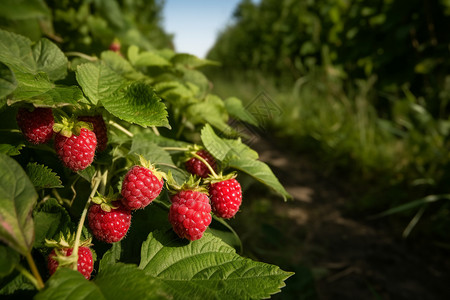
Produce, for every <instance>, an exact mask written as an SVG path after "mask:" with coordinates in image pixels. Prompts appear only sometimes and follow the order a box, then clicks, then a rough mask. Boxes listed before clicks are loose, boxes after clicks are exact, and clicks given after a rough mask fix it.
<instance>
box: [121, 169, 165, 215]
mask: <svg viewBox="0 0 450 300" xmlns="http://www.w3.org/2000/svg"><path fill="white" fill-rule="evenodd" d="M157 173H158V172H157V171H156V170H155V169H153V168H152V170H150V169H148V168H146V167H143V166H134V167H133V168H131V169H130V170H129V171H128V173H127V174H126V175H125V177H124V179H123V183H122V191H121V193H122V196H123V198H122V203H123V204H124V205H125V206H126V207H128V208H129V209H131V210H134V209H140V208H144V207H146V206H147V205H149V204H150V202H152V201H153V200H154V199H155V198H156V197H158V195H159V193H161V190H162V188H163V184H164V180H163V178H162V177H161V176H158V174H157Z"/></svg>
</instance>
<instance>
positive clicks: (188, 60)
mask: <svg viewBox="0 0 450 300" xmlns="http://www.w3.org/2000/svg"><path fill="white" fill-rule="evenodd" d="M170 61H171V62H172V63H173V64H174V65H184V66H186V67H188V68H199V67H203V66H218V65H220V63H218V62H216V61H213V60H209V59H201V58H198V57H197V56H195V55H192V54H188V53H178V54H176V55H174V56H173V57H172V59H171V60H170Z"/></svg>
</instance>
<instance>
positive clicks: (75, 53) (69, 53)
mask: <svg viewBox="0 0 450 300" xmlns="http://www.w3.org/2000/svg"><path fill="white" fill-rule="evenodd" d="M64 54H65V55H66V56H78V57H81V58H84V59H86V60H89V61H97V60H98V58H97V57H94V56H89V55H87V54H84V53H81V52H76V51H71V52H66V53H64Z"/></svg>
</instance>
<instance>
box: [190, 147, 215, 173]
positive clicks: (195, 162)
mask: <svg viewBox="0 0 450 300" xmlns="http://www.w3.org/2000/svg"><path fill="white" fill-rule="evenodd" d="M196 154H197V155H198V156H201V157H202V158H204V159H205V160H206V162H207V163H208V164H209V165H210V166H211V168H212V169H213V170H214V171H217V170H216V160H215V159H214V157H213V156H212V155H211V154H210V153H209V152H208V151H206V150H199V151H197V152H196ZM185 166H186V170H187V171H188V172H189V173H191V174H194V175H197V176H199V177H201V178H206V177H208V176H209V174H211V172H210V170H209V169H208V167H207V166H206V165H205V164H204V163H203V162H202V161H200V160H199V159H198V158H195V157H192V158H191V159H189V160H188V161H186V163H185Z"/></svg>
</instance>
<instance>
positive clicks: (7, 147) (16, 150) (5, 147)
mask: <svg viewBox="0 0 450 300" xmlns="http://www.w3.org/2000/svg"><path fill="white" fill-rule="evenodd" d="M23 147H25V144H19V145H11V144H0V153H3V154H6V155H8V156H14V155H19V154H20V150H22V148H23Z"/></svg>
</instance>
